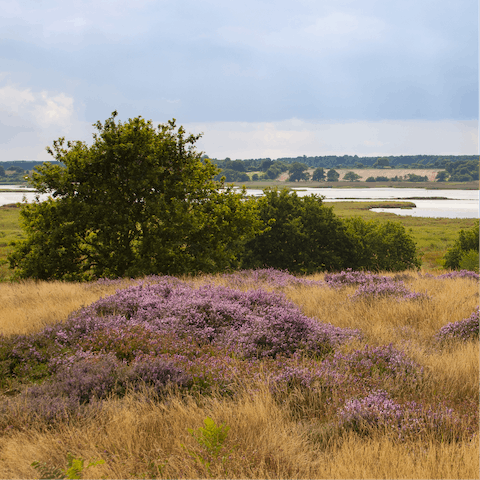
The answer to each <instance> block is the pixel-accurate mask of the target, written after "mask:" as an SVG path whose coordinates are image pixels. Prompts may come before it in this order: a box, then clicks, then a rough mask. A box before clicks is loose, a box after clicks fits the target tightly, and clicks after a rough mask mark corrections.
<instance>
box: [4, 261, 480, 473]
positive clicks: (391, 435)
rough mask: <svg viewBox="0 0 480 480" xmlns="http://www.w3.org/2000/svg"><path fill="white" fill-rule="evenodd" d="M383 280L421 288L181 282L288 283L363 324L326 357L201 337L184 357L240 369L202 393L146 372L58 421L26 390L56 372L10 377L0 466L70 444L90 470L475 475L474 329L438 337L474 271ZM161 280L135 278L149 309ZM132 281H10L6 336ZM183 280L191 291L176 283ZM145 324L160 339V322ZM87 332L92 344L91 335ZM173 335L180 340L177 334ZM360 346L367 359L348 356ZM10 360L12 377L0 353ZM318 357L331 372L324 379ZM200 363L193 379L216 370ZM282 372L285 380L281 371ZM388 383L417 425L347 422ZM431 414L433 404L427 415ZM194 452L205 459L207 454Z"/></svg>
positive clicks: (330, 317) (470, 293)
mask: <svg viewBox="0 0 480 480" xmlns="http://www.w3.org/2000/svg"><path fill="white" fill-rule="evenodd" d="M367 277H368V276H367ZM378 277H388V279H390V280H388V279H387V280H385V279H383V280H377V281H378V282H384V283H385V282H387V283H388V282H390V281H391V282H394V284H395V285H400V283H399V282H403V284H402V285H403V286H404V287H405V289H407V290H408V291H412V292H417V293H421V294H424V296H422V297H418V298H413V299H406V300H405V299H403V297H401V296H397V297H395V296H391V295H390V296H387V297H384V296H382V295H378V296H375V295H374V296H371V295H370V296H368V295H365V296H357V297H354V295H355V293H356V292H358V291H359V288H360V287H359V284H352V283H350V284H345V285H343V286H342V285H340V286H339V285H336V286H334V285H333V283H330V284H329V283H328V281H327V282H326V281H325V280H328V277H326V276H325V275H323V274H322V275H315V276H311V277H308V278H302V279H295V278H294V277H292V276H289V275H287V274H282V273H280V272H275V271H272V270H270V271H265V272H263V273H258V272H257V273H255V272H247V273H244V274H233V275H217V276H202V277H197V278H190V279H183V281H184V283H183V284H187V285H193V286H194V287H195V288H197V289H198V288H201V287H202V285H206V284H213V285H218V286H225V287H231V288H235V289H237V290H238V291H245V292H251V291H254V290H255V291H258V290H259V289H264V290H268V291H272V292H277V293H280V294H284V295H285V296H286V299H287V300H289V301H292V302H293V303H294V304H295V305H296V306H297V307H298V308H299V309H300V311H301V314H303V315H304V316H305V317H308V318H313V319H315V320H316V321H317V322H318V323H319V324H321V323H324V322H328V323H330V324H331V325H333V326H334V327H339V328H342V329H344V328H348V329H358V330H359V331H360V332H361V335H357V336H352V337H351V338H350V337H348V338H350V339H347V340H345V341H342V342H341V343H339V344H338V345H336V346H334V350H332V351H331V352H330V353H327V354H322V355H315V354H314V355H312V354H311V352H310V353H309V352H308V351H307V350H305V351H303V352H300V351H299V352H297V354H295V355H293V356H291V357H289V356H285V357H282V356H280V357H278V358H274V357H268V356H264V357H262V356H260V357H258V358H251V359H249V358H243V357H242V356H241V354H240V353H239V351H237V350H229V352H230V353H227V354H226V356H224V355H225V351H224V350H222V348H220V347H218V348H217V347H216V346H215V343H214V342H213V341H212V343H211V344H207V345H203V346H202V347H201V348H200V347H195V348H198V353H194V352H187V351H184V352H181V351H178V352H177V353H175V354H176V355H181V354H185V355H187V354H188V355H190V356H191V357H189V358H193V359H194V360H193V362H194V363H195V361H197V360H198V361H200V359H204V357H205V355H210V356H211V357H212V358H213V359H214V360H215V361H214V362H213V363H210V364H207V363H204V364H202V365H204V367H203V368H207V365H213V367H212V368H217V367H218V365H217V364H222V367H221V368H220V367H218V368H220V370H219V372H220V371H222V372H226V371H227V370H228V369H230V370H228V371H229V372H230V373H232V372H235V375H233V376H232V375H230V376H229V377H228V378H229V388H228V389H227V390H225V389H224V388H223V384H222V383H218V384H217V383H215V382H213V383H212V384H211V385H210V387H209V388H208V389H206V390H205V388H204V389H203V390H202V389H201V388H197V389H185V388H183V387H181V388H180V387H179V388H177V387H174V386H171V387H169V388H167V389H166V390H165V391H164V392H163V393H162V392H160V393H159V391H155V392H154V391H153V390H152V389H150V388H149V387H148V385H147V384H140V385H139V386H137V387H135V388H134V384H131V388H127V390H126V393H125V394H122V395H118V394H115V395H114V392H113V391H112V393H111V394H110V396H109V397H108V398H107V399H106V400H102V401H100V400H98V401H97V400H94V399H92V401H91V402H90V404H88V405H86V407H85V410H79V411H78V412H79V413H75V412H77V411H76V410H74V411H73V414H71V415H69V416H67V417H64V418H63V417H62V418H61V419H59V420H56V421H52V420H51V418H48V417H45V416H42V415H41V414H39V410H34V409H32V408H30V407H29V405H33V404H34V400H32V399H31V398H30V397H29V396H28V393H24V389H25V388H27V389H32V392H33V391H36V390H35V388H42V387H34V386H33V383H35V382H36V383H42V382H44V385H47V384H48V382H49V381H51V380H52V379H54V378H56V377H55V375H53V374H52V376H50V377H46V378H41V379H40V377H36V378H37V380H33V379H32V378H33V377H28V372H27V373H25V379H24V380H22V381H23V383H22V382H21V381H20V380H19V379H17V383H15V384H14V387H15V388H13V389H12V385H13V383H9V384H8V385H5V386H4V388H3V395H2V396H1V397H0V401H1V403H0V405H1V406H0V408H1V409H2V417H3V418H2V420H1V421H0V451H1V455H0V477H1V478H38V477H39V475H40V473H41V472H39V471H38V469H37V470H35V469H34V468H33V467H32V466H31V464H32V463H33V462H35V461H36V462H41V464H42V465H44V466H45V468H47V467H48V468H51V469H52V471H56V472H58V471H60V470H62V469H63V470H64V471H65V469H66V466H67V458H68V455H69V454H71V455H73V456H74V457H76V458H83V459H85V460H86V461H88V462H89V461H92V462H93V461H95V460H98V459H102V460H104V463H103V464H98V465H94V466H92V467H91V468H88V469H85V470H84V471H83V472H82V474H83V477H84V478H207V477H211V478H478V477H479V448H478V432H477V430H478V393H479V392H478V385H479V345H478V335H477V339H476V338H475V337H474V338H472V339H469V338H454V337H452V338H445V340H442V341H440V340H441V339H440V337H439V331H440V329H441V328H442V327H444V326H445V325H447V324H449V323H453V322H460V321H462V320H463V319H466V318H469V317H470V316H472V312H474V311H476V309H477V307H478V296H479V294H478V281H477V280H475V279H474V278H472V276H454V277H453V278H442V277H440V276H438V275H436V276H429V275H427V276H424V275H419V274H416V273H406V274H400V275H398V274H397V275H394V274H381V275H379V276H378ZM362 278H363V277H362ZM161 281H162V280H161V279H160V278H150V279H146V280H144V281H143V285H144V287H142V289H141V290H138V292H139V295H144V298H146V299H147V300H145V302H146V303H145V305H146V307H145V308H146V309H147V310H148V308H150V310H148V312H149V313H148V315H150V314H151V312H152V311H153V310H152V309H153V308H154V306H153V305H154V304H153V303H152V301H150V300H148V298H150V297H148V298H147V297H146V296H145V295H146V293H145V292H146V291H148V285H150V284H155V283H156V282H161ZM362 281H363V280H362ZM138 282H140V281H133V280H131V281H125V282H117V283H115V282H103V283H102V282H96V283H92V284H65V283H62V282H25V283H20V284H11V285H6V284H5V285H2V286H1V288H0V295H2V297H1V300H2V301H1V305H2V308H3V309H2V310H0V318H1V319H2V323H1V324H0V329H1V331H2V333H3V334H4V335H5V336H4V337H3V339H2V341H3V344H4V346H3V347H1V348H3V349H4V351H5V349H6V348H10V347H8V345H10V343H9V342H13V341H14V339H15V338H17V337H16V336H15V335H16V334H29V335H32V334H34V333H35V332H41V331H42V329H43V328H44V327H45V325H55V324H58V323H59V322H64V321H65V320H66V318H67V317H68V316H69V315H72V316H71V318H76V317H75V315H73V312H74V311H75V310H78V308H80V306H82V305H84V306H86V305H89V304H92V303H93V302H96V301H97V300H98V299H99V298H101V297H105V296H106V295H109V294H111V293H113V292H114V291H115V290H116V289H124V288H126V287H128V286H129V285H131V284H132V283H138ZM395 282H396V283H395ZM183 284H182V285H183ZM182 288H183V287H182ZM400 290H401V289H399V291H400ZM173 291H174V287H172V292H173ZM212 291H214V292H217V290H215V289H213V290H212ZM402 291H403V290H402ZM185 292H187V293H188V289H184V290H182V295H183V294H185V295H187V293H185ZM169 295H171V293H170V294H169ZM115 298H117V297H115ZM122 298H127V297H122V296H118V299H119V303H118V305H119V307H118V309H117V310H116V311H115V312H114V315H119V314H120V313H119V312H121V311H123V310H121V309H122V308H127V307H128V308H130V307H129V305H131V304H130V303H128V302H126V301H125V302H126V303H125V302H124V303H123V304H122V305H124V306H121V304H120V300H121V299H122ZM128 298H130V297H128ZM152 298H153V297H152ZM184 298H185V302H188V297H187V296H186V297H184ZM215 298H217V297H215ZM238 298H244V297H238ZM272 298H276V297H272ZM278 298H280V297H278ZM122 301H123V300H122ZM241 301H242V302H244V301H245V300H241ZM196 302H197V303H195V305H205V303H201V302H200V301H199V300H198V301H197V300H196ZM199 302H200V303H199ZM279 302H280V300H279ZM97 304H98V305H103V306H102V310H101V311H102V312H103V313H101V314H99V315H100V316H99V317H98V319H99V320H100V319H102V318H107V317H105V316H108V315H110V314H109V313H108V311H107V310H108V308H107V305H109V304H108V302H106V303H105V301H104V303H102V304H99V303H97ZM125 305H127V307H125ZM192 305H193V304H192ZM174 307H175V306H173V307H172V308H174ZM274 307H275V306H274ZM142 308H143V307H142ZM175 308H176V307H175ZM179 308H180V306H179ZM192 308H193V307H192ZM202 308H205V307H202ZM219 308H220V307H219ZM222 308H225V309H226V308H227V307H225V306H224V307H222ZM253 308H256V307H253ZM279 308H280V304H279ZM147 310H145V311H147ZM274 310H275V309H274ZM274 310H272V312H273V311H274ZM128 311H130V310H128ZM132 311H133V310H132ZM202 311H203V310H202ZM252 311H253V310H252ZM292 311H293V310H292ZM14 312H15V313H14ZM164 314H165V315H166V313H164ZM76 315H77V316H78V314H76ZM102 315H104V316H102ZM112 315H113V314H112ZM159 315H160V314H159ZM84 316H85V314H84ZM80 317H81V315H80V316H79V317H78V318H80ZM112 318H113V317H112ZM148 318H153V317H151V316H149V317H148ZM289 318H290V317H289ZM298 318H300V319H301V318H303V317H298ZM102 321H103V320H102ZM272 325H275V324H274V323H273V324H272ZM179 328H180V327H179ZM477 329H478V327H477ZM116 334H117V335H120V334H121V332H119V331H117V333H116ZM149 335H150V336H154V333H153V331H152V332H151V333H150V334H149ZM22 338H26V337H22ZM89 338H90V340H89V342H90V343H88V345H92V340H91V338H93V337H89ZM95 338H97V337H95ZM113 341H114V343H115V339H113ZM118 341H120V339H118ZM78 342H85V340H82V339H81V338H80V339H79V340H78ZM390 344H391V345H390ZM5 345H6V346H5ZM185 345H186V344H185ZM72 348H76V346H74V347H72ZM135 348H137V347H135ZM168 348H169V349H170V351H173V350H174V349H175V346H169V347H168ZM362 355H363V357H362ZM389 355H390V356H389ZM392 355H393V356H392ZM367 357H368V358H367ZM25 358H27V357H25ZM28 358H29V357H28ZM89 358H90V357H89ZM195 358H196V359H197V360H195ZM355 358H358V359H359V360H358V365H357V364H355V363H352V360H351V359H355ZM362 358H367V360H362ZM368 359H370V360H368ZM227 360H228V362H227V363H222V362H226V361H227ZM87 361H90V360H88V359H87ZM202 361H203V360H202ZM372 361H373V364H372V363H371V362H372ZM349 362H350V363H349ZM369 362H370V363H369ZM375 362H376V363H375ZM389 362H390V363H389ZM227 364H228V367H226V366H225V365H227ZM2 365H3V366H2V368H4V370H3V374H4V375H8V372H7V371H6V370H5V368H6V367H5V365H6V363H5V362H4V364H2ZM124 365H126V364H124ZM178 365H179V364H178ZM182 365H187V364H186V363H185V364H182ZM188 365H190V366H191V365H193V364H192V363H188ZM327 367H328V368H327ZM121 368H124V367H121ZM125 368H126V366H125ZM185 368H187V367H185ZM189 368H190V367H189ZM195 368H198V367H195ZM222 368H223V369H224V370H222ZM322 368H323V369H324V370H322ZM225 369H226V370H225ZM389 369H390V370H389ZM317 370H318V371H319V372H320V371H321V372H323V373H321V374H320V373H319V374H318V375H319V376H315V375H316V374H315V372H316V371H317ZM195 371H196V372H197V373H196V374H197V375H200V376H201V375H207V376H208V374H209V373H210V372H203V373H198V370H195ZM307 371H308V372H310V373H311V374H312V375H313V376H309V375H307V373H305V372H307ZM287 372H290V373H289V375H290V377H288V375H287V377H288V379H289V380H287V381H284V377H285V375H286V373H287ZM312 372H313V373H312ZM389 372H390V373H389ZM37 373H38V372H37ZM337 373H338V376H337ZM215 375H217V374H215ZM218 375H219V374H218ZM329 375H333V376H329ZM119 378H120V377H119ZM202 378H207V377H202ZM208 378H210V377H208ZM285 378H286V377H285ZM331 379H334V380H333V381H332V380H331ZM342 379H343V380H342ZM12 382H13V380H12ZM198 385H199V384H198ZM202 388H203V387H202ZM380 390H381V391H384V392H386V394H388V398H389V399H391V400H388V402H390V403H388V402H387V404H388V405H393V406H394V407H393V408H396V409H397V410H396V411H400V410H399V409H404V410H402V411H406V412H407V416H406V417H401V416H400V417H398V421H399V422H404V421H405V422H407V424H408V422H409V421H416V420H418V419H419V418H420V419H423V420H422V421H424V423H421V425H422V426H421V428H420V429H413V430H408V428H407V430H403V431H402V430H398V429H397V427H396V424H395V422H394V423H393V424H392V423H389V420H388V421H386V423H382V421H381V419H382V418H383V417H382V415H383V413H382V412H380V413H378V412H377V413H378V415H379V416H378V417H375V418H377V420H378V423H374V424H372V423H368V417H364V418H365V419H366V420H365V423H364V424H363V423H362V422H360V423H358V422H357V423H355V422H354V423H351V422H350V423H348V422H347V421H345V420H342V418H343V417H342V415H341V412H342V411H343V410H344V409H345V408H346V406H347V405H349V402H352V401H353V402H355V401H356V402H360V403H361V402H362V401H363V399H365V398H368V396H369V395H371V396H372V395H373V396H374V395H376V393H375V392H378V391H380ZM27 392H28V390H27ZM38 392H40V390H38ZM372 398H373V397H372ZM29 402H31V403H29ZM32 402H33V403H32ZM392 402H393V403H392ZM411 402H415V404H412V403H411ZM388 405H387V406H388ZM412 405H413V406H412ZM415 405H417V407H418V406H421V408H420V407H418V408H419V409H420V410H418V411H417V410H415V408H417V407H415ZM87 407H88V408H87ZM375 408H377V407H375ZM408 409H411V410H408ZM429 409H430V410H429ZM375 411H376V410H375ZM428 411H432V412H434V415H433V414H432V415H433V416H428V415H427V414H426V413H425V412H428ZM415 412H417V413H418V412H420V413H418V415H420V416H416V415H417V413H415ZM442 412H447V413H446V414H443V413H442ZM374 413H375V412H374ZM386 415H387V417H388V415H389V414H388V412H387V413H386ZM425 415H426V416H425ZM435 415H437V417H436V416H435ZM442 415H443V416H442ZM207 417H209V418H212V419H213V420H214V421H215V422H216V424H217V425H221V424H225V425H227V426H228V427H230V429H229V431H228V435H227V436H226V439H225V441H224V443H222V445H221V450H220V453H219V455H218V456H212V455H211V452H210V453H209V452H208V451H207V450H205V448H204V447H202V445H201V444H199V443H198V442H197V441H196V440H195V437H194V436H193V435H192V434H191V432H192V431H196V430H197V429H199V428H200V427H202V425H203V422H204V420H205V419H206V418H207ZM387 417H385V418H387ZM345 418H346V417H345ZM388 418H390V417H388ZM425 419H426V420H425ZM436 419H437V420H436ZM399 432H400V433H399ZM402 432H403V433H402ZM209 455H210V456H209ZM199 459H204V460H207V459H208V466H207V463H205V462H202V461H200V460H199Z"/></svg>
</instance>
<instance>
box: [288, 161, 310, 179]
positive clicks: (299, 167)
mask: <svg viewBox="0 0 480 480" xmlns="http://www.w3.org/2000/svg"><path fill="white" fill-rule="evenodd" d="M307 169H308V167H307V165H305V164H304V163H300V162H293V163H292V164H291V165H290V167H289V168H288V171H289V172H290V177H289V178H288V181H289V182H298V181H300V180H308V179H309V178H310V174H309V173H308V172H306V171H305V170H307Z"/></svg>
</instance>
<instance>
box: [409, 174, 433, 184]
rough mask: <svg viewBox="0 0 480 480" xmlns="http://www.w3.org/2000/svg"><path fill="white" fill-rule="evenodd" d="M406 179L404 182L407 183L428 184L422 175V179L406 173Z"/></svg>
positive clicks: (419, 176)
mask: <svg viewBox="0 0 480 480" xmlns="http://www.w3.org/2000/svg"><path fill="white" fill-rule="evenodd" d="M407 177H408V178H406V179H405V180H406V181H407V182H428V177H427V176H426V175H424V176H423V177H422V176H421V175H415V174H414V173H408V174H407Z"/></svg>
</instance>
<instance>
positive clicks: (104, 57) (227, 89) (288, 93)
mask: <svg viewBox="0 0 480 480" xmlns="http://www.w3.org/2000/svg"><path fill="white" fill-rule="evenodd" d="M0 9H1V11H2V15H1V18H0V59H1V60H0V161H11V160H42V161H43V160H49V159H52V158H51V157H50V156H49V155H48V153H47V152H46V150H45V147H46V146H48V145H52V143H53V140H55V139H57V138H59V137H61V136H64V137H66V139H67V140H82V141H85V142H87V143H88V144H91V143H92V134H93V132H94V128H93V126H92V124H93V123H95V122H97V121H98V120H100V121H104V120H105V119H107V118H109V117H110V115H111V113H112V112H113V111H114V110H116V111H118V118H119V119H120V120H122V121H127V120H128V119H129V118H133V117H136V116H139V115H141V116H142V117H144V118H146V119H151V120H153V122H154V123H155V124H161V123H166V122H167V121H168V120H170V119H172V118H176V120H177V124H178V125H183V126H184V127H185V129H186V130H187V132H191V133H195V134H198V133H202V134H203V136H202V138H201V139H200V140H199V141H198V142H197V148H198V150H199V151H203V152H205V153H206V154H207V155H209V156H210V157H212V158H219V159H221V158H225V157H230V158H232V159H247V158H265V157H270V158H272V159H275V158H280V157H296V156H301V155H307V156H317V155H318V156H321V155H345V154H349V155H358V156H383V155H418V154H430V155H475V154H478V153H479V141H478V136H479V135H478V134H479V123H478V119H479V70H478V66H479V49H478V45H479V42H478V24H479V11H478V3H477V1H475V0H456V1H455V2H452V1H451V0H390V1H384V0H296V1H295V2H292V1H291V0H290V1H284V0H243V1H242V2H238V1H225V0H175V1H172V0H169V1H166V0H135V1H130V0H129V1H126V0H74V1H72V2H65V1H64V0H63V1H57V0H0Z"/></svg>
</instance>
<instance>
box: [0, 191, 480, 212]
mask: <svg viewBox="0 0 480 480" xmlns="http://www.w3.org/2000/svg"><path fill="white" fill-rule="evenodd" d="M19 188H20V187H19V186H18V185H0V205H7V204H9V203H17V202H22V201H23V198H25V199H26V200H27V201H29V202H32V201H33V200H34V198H35V195H36V194H35V192H34V191H33V190H32V189H28V188H20V189H21V190H22V191H21V192H4V193H2V190H6V189H19ZM294 190H296V191H297V194H298V196H300V197H302V196H305V195H311V194H315V195H322V196H324V197H325V202H341V201H349V200H352V201H358V202H368V201H393V200H406V201H410V202H413V203H414V204H415V205H416V208H412V209H408V210H405V209H400V208H387V209H384V208H374V209H372V210H373V211H374V212H391V213H396V214H397V215H408V216H414V217H442V218H478V217H479V194H478V193H479V192H478V190H427V189H424V188H299V189H294ZM247 193H248V194H249V195H254V196H260V195H262V194H263V192H262V190H255V189H247ZM47 197H48V195H40V199H41V200H44V199H46V198H47ZM412 197H417V198H418V197H422V198H424V200H423V199H421V200H417V199H415V200H410V199H411V198H412ZM431 197H443V198H446V199H447V200H435V199H432V198H431Z"/></svg>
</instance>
